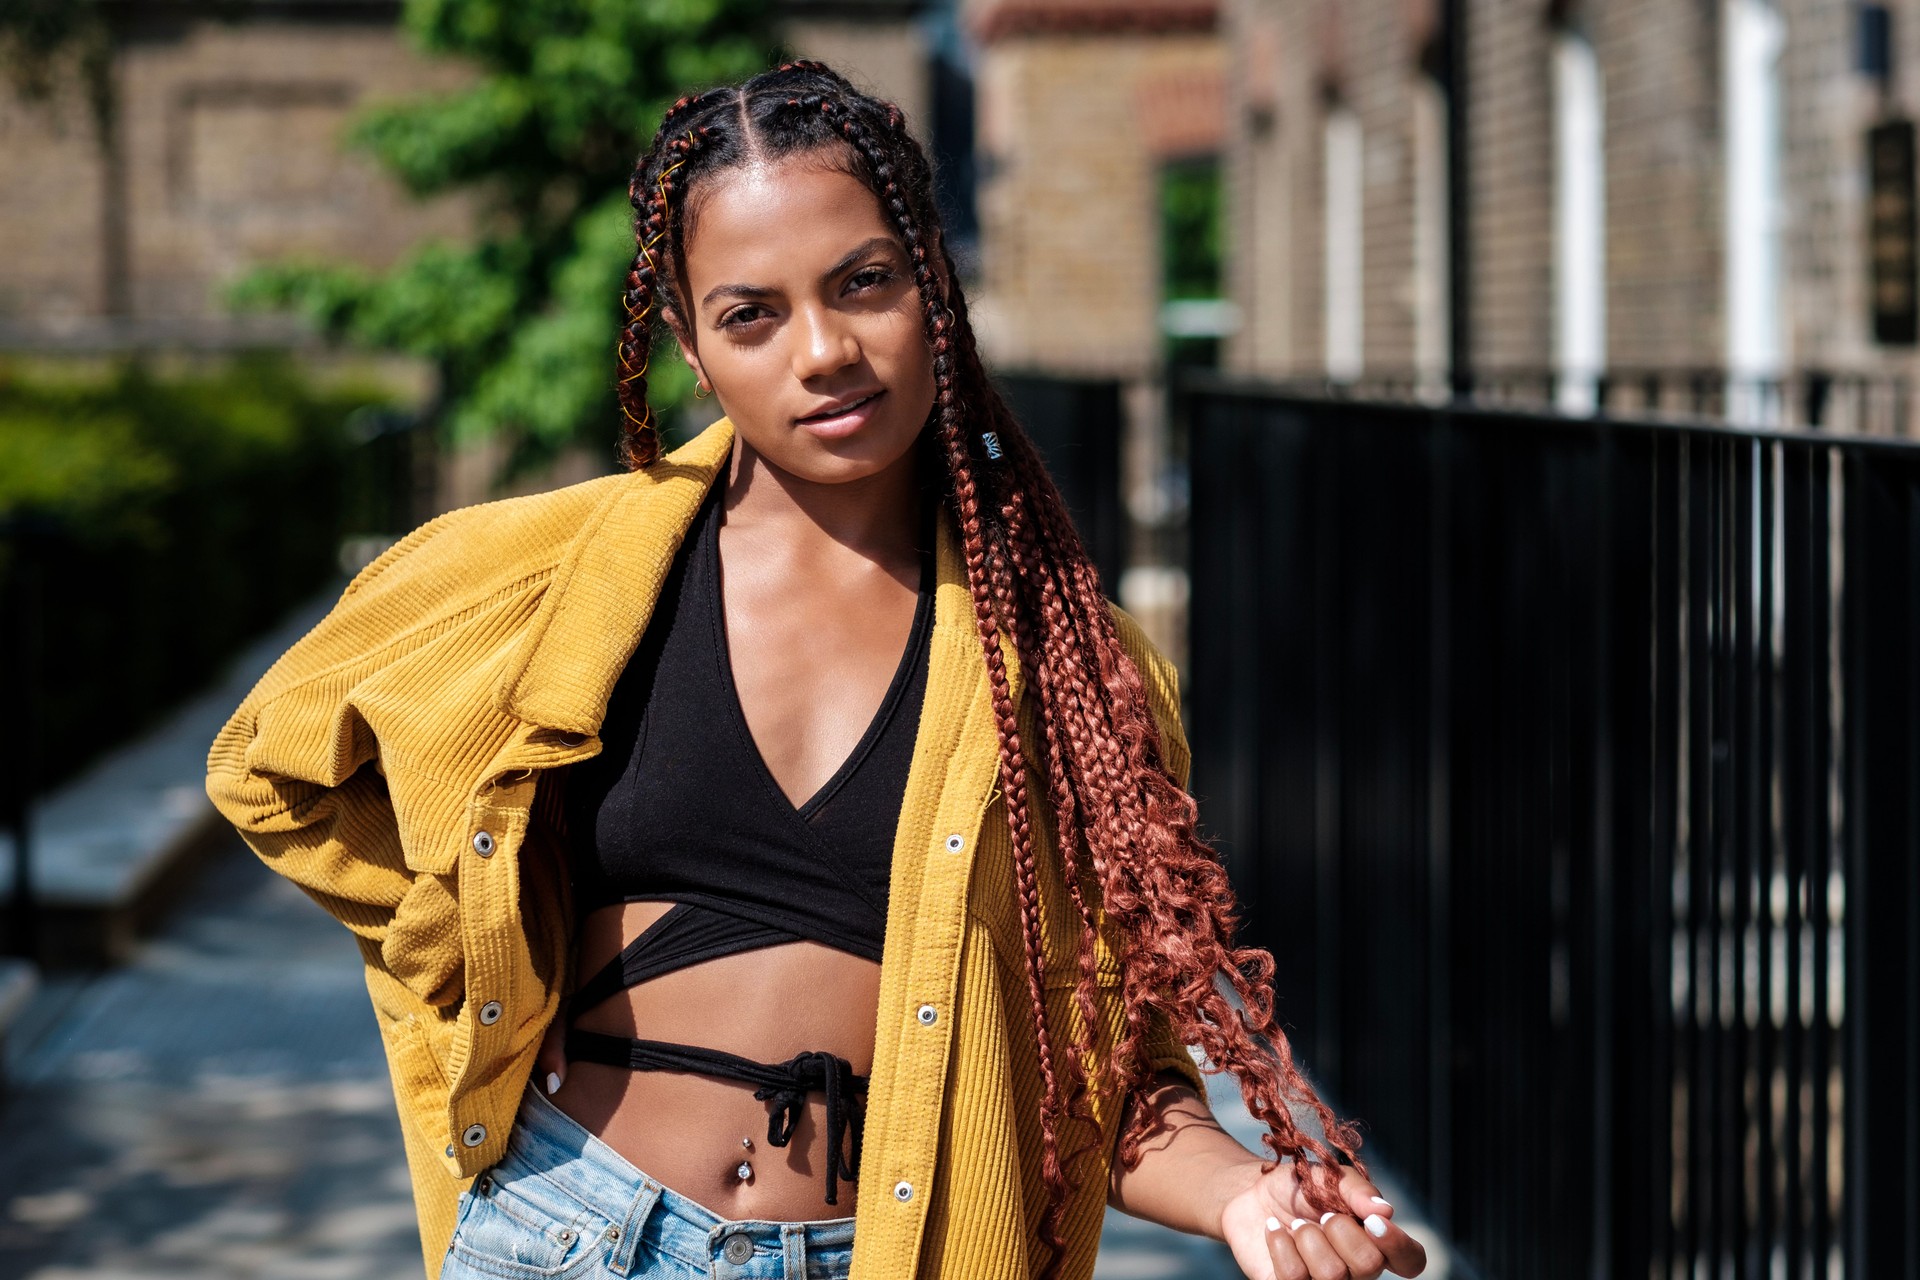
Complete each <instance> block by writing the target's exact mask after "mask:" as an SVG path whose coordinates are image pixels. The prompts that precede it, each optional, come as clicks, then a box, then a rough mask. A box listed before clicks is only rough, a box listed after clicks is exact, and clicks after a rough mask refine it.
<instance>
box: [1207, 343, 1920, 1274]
mask: <svg viewBox="0 0 1920 1280" xmlns="http://www.w3.org/2000/svg"><path fill="white" fill-rule="evenodd" d="M1179 412H1180V413H1181V414H1182V415H1183V417H1184V419H1185V422H1186V425H1187V428H1188V431H1189V433H1190V434H1189V448H1190V461H1191V468H1192V474H1193V530H1192V534H1193V556H1192V564H1193V578H1194V590H1193V601H1194V607H1193V611H1192V619H1191V628H1192V654H1193V660H1192V664H1191V666H1192V671H1191V676H1190V678H1189V686H1190V692H1191V726H1192V731H1193V738H1194V746H1195V751H1194V755H1195V762H1196V791H1197V793H1198V795H1199V797H1200V803H1201V810H1200V811H1201V815H1202V818H1203V820H1204V822H1205V824H1206V826H1207V827H1208V828H1209V829H1210V830H1211V831H1213V832H1214V833H1215V834H1216V836H1217V837H1218V839H1219V842H1220V844H1221V846H1222V848H1223V851H1224V853H1225V854H1226V856H1227V858H1228V859H1229V863H1230V866H1231V868H1232V871H1233V874H1234V878H1235V881H1236V884H1237V886H1238V888H1239V891H1240V894H1241V896H1242V899H1243V902H1244V906H1245V908H1246V920H1247V928H1248V930H1249V932H1250V934H1251V935H1252V936H1253V937H1254V938H1255V939H1257V940H1258V941H1259V942H1261V943H1262V944H1263V945H1266V946H1269V947H1271V948H1272V949H1273V950H1274V951H1275V952H1276V954H1277V956H1278V959H1279V964H1280V969H1279V985H1280V994H1281V1006H1280V1007H1281V1011H1282V1017H1283V1019H1284V1021H1285V1023H1286V1024H1287V1025H1288V1026H1289V1029H1290V1034H1291V1035H1293V1036H1294V1038H1295V1039H1296V1041H1297V1042H1298V1043H1299V1045H1300V1047H1301V1048H1302V1050H1303V1051H1304V1053H1305V1054H1306V1055H1307V1061H1308V1062H1309V1063H1310V1064H1311V1066H1312V1068H1313V1070H1314V1071H1315V1073H1316V1076H1317V1077H1318V1078H1319V1079H1320V1080H1322V1081H1323V1082H1324V1083H1325V1084H1326V1085H1327V1086H1328V1088H1329V1090H1330V1092H1331V1093H1332V1095H1333V1096H1334V1097H1335V1098H1337V1099H1338V1101H1339V1103H1340V1105H1342V1106H1343V1107H1344V1108H1345V1109H1346V1110H1347V1111H1348V1112H1349V1113H1350V1114H1352V1115H1354V1116H1357V1117H1359V1118H1361V1119H1362V1120H1363V1121H1364V1122H1365V1124H1366V1130H1367V1132H1369V1134H1370V1136H1371V1139H1372V1141H1373V1143H1374V1145H1375V1146H1376V1147H1377V1149H1378V1153H1379V1154H1380V1155H1382V1156H1383V1157H1384V1158H1385V1159H1386V1160H1388V1161H1389V1162H1390V1163H1391V1164H1392V1165H1393V1166H1394V1167H1395V1168H1396V1170H1398V1171H1399V1172H1401V1173H1402V1174H1403V1175H1405V1176H1406V1177H1407V1178H1409V1179H1410V1181H1411V1182H1412V1184H1413V1185H1414V1186H1415V1187H1416V1188H1417V1190H1418V1192H1419V1193H1420V1194H1421V1195H1422V1196H1423V1197H1424V1199H1425V1201H1426V1202H1427V1204H1428V1205H1429V1206H1430V1207H1431V1209H1432V1211H1433V1212H1434V1214H1435V1216H1436V1224H1437V1225H1438V1226H1439V1227H1440V1228H1441V1229H1442V1230H1443V1231H1445V1232H1446V1233H1447V1234H1448V1236H1449V1237H1450V1238H1451V1239H1452V1240H1453V1241H1454V1242H1455V1243H1456V1244H1457V1245H1458V1246H1459V1248H1460V1249H1461V1250H1463V1251H1464V1254H1465V1257H1466V1260H1467V1261H1468V1262H1469V1263H1471V1264H1472V1266H1473V1267H1474V1269H1475V1270H1477V1271H1479V1272H1480V1273H1481V1274H1483V1275H1485V1276H1487V1277H1492V1278H1498V1280H1559V1278H1561V1277H1568V1278H1572V1277H1583V1278H1584V1277H1594V1278H1600V1277H1606V1278H1608V1280H1613V1278H1615V1277H1635V1278H1636V1280H1638V1278H1641V1277H1655V1276H1658V1277H1662V1278H1666V1277H1679V1276H1701V1275H1712V1276H1714V1277H1716V1280H1719V1278H1722V1277H1726V1278H1735V1277H1737V1278H1740V1280H1745V1278H1747V1277H1768V1278H1769V1280H1772V1278H1775V1277H1809V1278H1810V1277H1815V1276H1819V1277H1834V1276H1842V1275H1844V1276H1846V1277H1851V1278H1859V1277H1870V1278H1872V1280H1879V1278H1880V1277H1890V1276H1902V1275H1913V1274H1915V1266H1916V1263H1915V1261H1914V1260H1915V1258H1917V1257H1920V1176H1917V1174H1920V446H1915V445H1909V444H1899V443H1895V442H1889V441H1863V440H1856V439H1846V438H1840V437H1833V436H1810V435H1805V434H1788V433H1780V432H1772V433H1768V432H1749V431H1738V430H1731V429H1723V428H1714V427H1697V426H1696V427H1676V426H1668V425H1660V424H1655V423H1646V422H1641V423H1621V422H1597V421H1592V420H1585V421H1569V420H1565V419H1555V418H1552V417H1543V416H1523V415H1520V414H1515V413H1502V412H1497V411H1489V410H1484V409H1482V410H1449V409H1445V408H1423V407H1415V406H1408V405H1401V406H1384V405H1375V404H1363V403H1357V402H1339V403H1330V402H1327V401H1325V400H1310V399H1300V398H1288V397H1285V396H1282V395H1279V394H1275V393H1274V392H1273V391H1272V390H1271V389H1261V388H1256V387H1249V386H1245V385H1239V384H1233V383H1228V382H1224V381H1219V380H1213V381H1204V382H1192V383H1189V384H1188V386H1187V388H1186V390H1185V393H1184V394H1183V396H1182V398H1181V402H1180V408H1179Z"/></svg>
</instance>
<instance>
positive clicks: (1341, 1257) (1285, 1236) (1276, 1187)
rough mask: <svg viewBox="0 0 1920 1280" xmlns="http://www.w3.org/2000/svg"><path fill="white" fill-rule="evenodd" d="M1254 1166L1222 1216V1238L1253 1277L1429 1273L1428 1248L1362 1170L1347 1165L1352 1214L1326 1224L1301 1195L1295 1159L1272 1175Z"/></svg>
mask: <svg viewBox="0 0 1920 1280" xmlns="http://www.w3.org/2000/svg"><path fill="white" fill-rule="evenodd" d="M1252 1169H1253V1178H1252V1181H1251V1182H1249V1183H1248V1185H1247V1186H1246V1187H1244V1188H1243V1189H1240V1190H1238V1191H1236V1192H1234V1193H1233V1194H1232V1195H1231V1196H1230V1197H1229V1198H1228V1200H1227V1202H1226V1207H1225V1208H1224V1209H1223V1210H1222V1211H1221V1214H1220V1234H1221V1238H1222V1239H1224V1240H1225V1241H1226V1242H1227V1247H1228V1248H1229V1249H1231V1250H1232V1251H1233V1258H1234V1261H1235V1262H1237V1263H1239V1264H1240V1270H1242V1271H1243V1272H1245V1273H1246V1275H1247V1277H1248V1280H1375V1277H1377V1276H1379V1275H1380V1274H1381V1273H1382V1272H1387V1271H1390V1272H1392V1273H1393V1274H1394V1275H1396V1276H1417V1275H1419V1274H1420V1273H1421V1271H1423V1270H1425V1269H1426V1265H1427V1251H1426V1249H1425V1248H1423V1247H1422V1246H1421V1244H1420V1242H1419V1241H1418V1240H1415V1239H1414V1238H1413V1237H1412V1236H1410V1235H1408V1234H1407V1233H1406V1232H1405V1231H1402V1230H1401V1229H1400V1228H1399V1227H1398V1226H1396V1225H1394V1221H1393V1206H1392V1205H1390V1204H1388V1203H1387V1202H1386V1201H1385V1200H1382V1199H1381V1198H1380V1192H1379V1189H1378V1188H1376V1187H1375V1186H1374V1185H1373V1184H1372V1183H1370V1182H1368V1181H1367V1180H1366V1179H1365V1178H1363V1177H1361V1176H1360V1173H1359V1171H1358V1170H1356V1169H1352V1168H1349V1167H1346V1166H1344V1165H1343V1166H1341V1168H1340V1199H1341V1201H1342V1202H1343V1203H1345V1204H1346V1205H1347V1207H1348V1208H1349V1209H1350V1210H1351V1212H1349V1213H1333V1214H1328V1215H1327V1216H1326V1217H1325V1218H1324V1219H1323V1218H1322V1217H1321V1215H1320V1214H1318V1213H1316V1212H1315V1211H1314V1210H1313V1209H1312V1208H1311V1207H1310V1206H1309V1205H1308V1204H1307V1200H1306V1197H1305V1196H1304V1195H1302V1194H1301V1187H1300V1180H1299V1178H1298V1177H1297V1176H1296V1175H1295V1170H1296V1166H1295V1164H1294V1163H1293V1162H1292V1161H1291V1160H1287V1161H1282V1162H1281V1163H1280V1164H1277V1165H1275V1166H1274V1168H1273V1170H1272V1171H1271V1172H1270V1173H1265V1174H1262V1173H1260V1172H1259V1166H1258V1165H1254V1166H1253V1167H1252Z"/></svg>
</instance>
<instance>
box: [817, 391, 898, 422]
mask: <svg viewBox="0 0 1920 1280" xmlns="http://www.w3.org/2000/svg"><path fill="white" fill-rule="evenodd" d="M875 394H876V395H877V394H879V393H878V392H876V393H875ZM871 399H873V396H861V397H860V398H859V399H858V400H855V401H854V402H853V403H852V404H850V405H846V406H844V407H842V408H839V409H828V410H827V411H825V412H824V413H810V414H808V415H807V416H806V417H804V418H802V419H801V421H802V422H818V421H820V420H821V419H822V418H837V417H839V416H840V415H841V414H843V413H852V412H853V411H854V410H855V409H858V408H859V407H860V406H861V405H863V404H865V403H866V402H867V401H869V400H871Z"/></svg>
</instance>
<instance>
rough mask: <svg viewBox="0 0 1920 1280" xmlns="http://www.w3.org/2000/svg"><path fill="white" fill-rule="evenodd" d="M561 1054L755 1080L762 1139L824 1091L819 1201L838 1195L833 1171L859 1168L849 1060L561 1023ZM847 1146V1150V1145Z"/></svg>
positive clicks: (842, 1174)
mask: <svg viewBox="0 0 1920 1280" xmlns="http://www.w3.org/2000/svg"><path fill="white" fill-rule="evenodd" d="M566 1053H567V1058H568V1060H570V1061H573V1062H595V1063H599V1064H601V1065H602V1066H609V1067H627V1068H629V1069H630V1070H634V1071H686V1072H692V1073H694V1074H696V1075H708V1076H717V1077H719V1078H721V1079H723V1080H738V1081H740V1082H741V1083H743V1084H751V1085H755V1086H757V1087H756V1088H755V1089H754V1091H753V1096H754V1097H755V1098H756V1099H757V1100H759V1101H761V1102H767V1103H771V1104H772V1106H771V1107H770V1108H769V1110H768V1114H767V1141H768V1142H769V1143H770V1144H772V1145H773V1146H776V1147H784V1146H786V1145H787V1144H788V1143H789V1142H790V1141H792V1139H793V1131H794V1129H795V1127H796V1126H798V1125H799V1123H800V1117H801V1116H802V1115H803V1114H805V1111H806V1105H807V1095H808V1094H810V1093H824V1094H825V1095H826V1101H827V1134H826V1137H827V1203H828V1204H838V1203H840V1196H839V1191H840V1179H841V1178H845V1179H847V1180H848V1181H849V1182H851V1181H853V1180H854V1179H855V1178H856V1177H858V1176H859V1172H860V1130H861V1128H862V1127H863V1126H862V1121H863V1120H864V1118H865V1117H864V1115H863V1114H861V1112H862V1108H860V1107H859V1106H858V1101H859V1099H860V1097H861V1095H863V1094H865V1093H866V1090H867V1077H865V1076H857V1075H855V1074H854V1073H853V1064H852V1063H850V1062H848V1061H847V1060H846V1059H845V1058H840V1057H836V1056H835V1055H833V1054H831V1053H823V1052H819V1051H810V1052H807V1053H802V1054H797V1055H795V1056H794V1057H792V1058H789V1059H787V1060H786V1061H785V1062H781V1063H766V1062H755V1061H753V1060H752V1059H751V1058H742V1057H738V1056H736V1055H734V1054H731V1053H724V1052H722V1051H721V1050H719V1049H703V1048H700V1047H698V1046H695V1045H685V1044H668V1043H666V1042H665V1041H661V1040H629V1039H626V1038H624V1037H621V1036H610V1035H603V1034H601V1033H600V1032H597V1031H577V1030H569V1031H568V1032H567V1041H566ZM848 1147H851V1148H852V1152H851V1158H849V1155H848V1153H847V1148H848Z"/></svg>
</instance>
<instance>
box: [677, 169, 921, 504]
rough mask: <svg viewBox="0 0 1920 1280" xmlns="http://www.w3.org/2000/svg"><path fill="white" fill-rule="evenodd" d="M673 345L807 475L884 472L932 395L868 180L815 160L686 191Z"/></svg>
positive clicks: (825, 478)
mask: <svg viewBox="0 0 1920 1280" xmlns="http://www.w3.org/2000/svg"><path fill="white" fill-rule="evenodd" d="M692 199H693V201H694V204H693V205H692V206H691V207H690V208H689V210H688V212H689V213H690V214H691V215H693V216H692V223H691V229H690V231H691V233H690V235H689V236H688V239H687V242H686V244H685V248H684V252H685V259H686V274H685V276H684V277H683V281H682V287H683V291H684V292H683V297H684V299H685V302H686V306H687V310H688V311H689V312H690V313H691V314H689V315H687V316H685V317H682V319H683V320H684V330H683V331H680V332H679V336H680V349H681V352H682V354H684V355H685V356H686V359H687V362H688V363H689V364H691V365H692V366H693V369H694V372H695V373H697V374H698V375H699V376H700V379H701V381H703V382H704V383H706V384H707V385H708V386H709V387H711V388H712V389H713V392H714V394H715V395H716V396H717V397H718V398H719V401H720V407H721V409H722V410H723V411H725V413H726V415H727V416H728V417H729V418H731V419H732V420H733V425H734V429H735V431H736V433H737V435H738V438H739V440H740V441H741V443H743V444H744V445H745V446H747V447H749V448H751V449H753V450H754V451H755V452H757V453H759V454H760V455H761V456H762V457H763V458H764V459H765V460H766V461H768V462H770V463H772V464H773V465H774V466H776V467H779V468H780V469H782V470H784V471H787V472H789V473H791V474H792V475H794V476H796V477H798V478H800V479H803V480H808V481H813V482H816V483H841V482H845V481H849V480H857V479H861V478H863V477H866V476H869V475H873V474H876V473H878V472H881V471H884V470H886V469H887V468H888V467H890V466H892V465H893V464H895V463H898V462H899V461H900V460H901V459H902V458H904V457H905V456H906V455H907V454H908V453H909V452H910V451H911V449H912V446H913V442H914V439H915V438H916V437H917V436H918V435H919V433H920V430H921V428H922V427H923V426H924V425H925V424H926V421H927V416H928V414H929V413H930V412H931V411H932V408H933V402H934V386H933V356H932V353H931V352H930V351H929V350H928V348H927V341H926V337H925V330H924V328H923V325H922V319H921V317H922V310H921V302H920V295H919V292H918V290H916V289H915V288H914V283H913V272H912V268H911V265H910V263H909V260H908V258H907V253H906V250H905V248H904V247H903V246H902V245H901V243H900V240H899V238H898V236H897V235H896V234H895V233H894V231H893V229H892V227H891V226H889V225H888V222H887V219H886V217H885V216H884V215H883V214H882V212H881V209H880V202H879V201H878V200H877V199H876V198H875V197H874V195H873V192H871V191H870V190H868V189H867V187H866V185H865V184H864V183H862V182H861V181H860V180H859V179H857V178H854V177H851V176H849V175H847V174H845V173H841V172H838V171H836V170H834V169H832V168H829V167H827V165H826V164H825V163H823V162H822V160H821V159H820V158H819V157H809V156H805V155H799V156H792V157H788V158H785V159H782V160H777V161H770V162H764V163H754V164H748V165H744V166H742V167H739V168H736V169H730V170H727V171H724V172H722V173H718V174H715V175H714V176H712V177H710V178H706V179H703V180H702V182H701V183H700V185H699V186H698V187H696V188H695V189H694V191H693V193H692Z"/></svg>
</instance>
